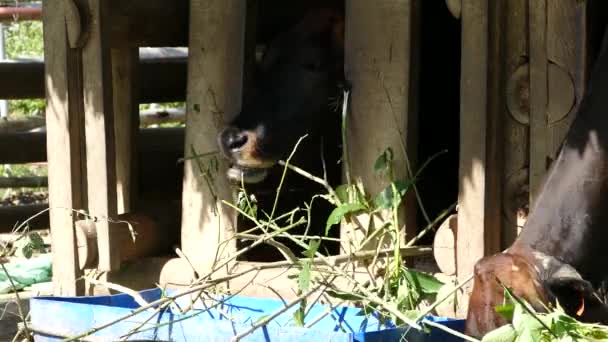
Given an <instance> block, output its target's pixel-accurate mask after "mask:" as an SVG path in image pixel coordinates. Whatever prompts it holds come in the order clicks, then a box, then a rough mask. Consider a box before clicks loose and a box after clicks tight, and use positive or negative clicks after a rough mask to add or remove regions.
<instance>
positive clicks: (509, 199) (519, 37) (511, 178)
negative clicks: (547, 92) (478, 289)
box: [501, 0, 530, 248]
mask: <svg viewBox="0 0 608 342" xmlns="http://www.w3.org/2000/svg"><path fill="white" fill-rule="evenodd" d="M527 8H528V1H527V0H513V1H505V10H504V13H505V26H504V27H505V30H504V35H505V36H504V52H503V53H504V66H503V67H504V73H505V76H506V77H505V80H504V81H505V82H506V85H505V86H506V92H505V94H506V99H505V100H506V103H507V105H506V106H505V107H504V111H503V113H504V121H503V122H504V145H503V146H504V147H503V151H504V152H503V153H504V154H503V155H504V163H503V165H504V167H503V168H502V177H503V181H502V183H503V195H502V203H503V212H502V215H501V217H502V218H503V219H502V244H501V248H507V247H508V246H510V245H511V243H512V242H513V241H514V240H515V238H516V237H517V213H518V210H519V209H524V210H525V208H526V207H527V205H528V201H529V195H528V182H529V176H528V164H529V163H528V160H529V148H528V146H529V128H528V127H529V123H530V119H529V118H530V102H529V89H530V77H529V63H528V62H529V58H527V56H528V28H527V25H526V23H527V21H528V16H527V13H528V11H527Z"/></svg>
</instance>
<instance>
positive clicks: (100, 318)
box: [30, 289, 464, 342]
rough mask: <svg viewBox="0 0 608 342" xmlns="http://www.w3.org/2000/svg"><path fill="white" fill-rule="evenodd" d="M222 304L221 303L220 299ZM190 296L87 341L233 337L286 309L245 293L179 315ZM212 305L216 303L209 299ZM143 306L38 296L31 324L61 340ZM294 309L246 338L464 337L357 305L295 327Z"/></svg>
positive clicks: (447, 322)
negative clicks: (383, 317)
mask: <svg viewBox="0 0 608 342" xmlns="http://www.w3.org/2000/svg"><path fill="white" fill-rule="evenodd" d="M140 294H141V295H142V297H143V298H144V299H145V300H147V301H148V302H152V301H155V300H158V299H160V298H161V296H162V295H163V293H162V291H161V290H159V289H151V290H146V291H142V292H140ZM216 303H217V302H216ZM189 304H190V302H189V299H186V298H184V299H179V300H177V301H176V304H175V305H174V306H173V309H171V308H167V309H165V310H163V311H160V310H157V309H154V308H151V309H148V310H145V311H143V312H140V313H138V314H136V315H134V316H132V317H129V318H127V319H125V320H122V321H120V322H119V323H117V324H114V325H112V326H110V327H108V328H106V329H103V330H100V331H98V332H96V333H94V334H92V335H91V336H90V337H88V338H87V339H89V340H96V341H117V340H121V338H123V337H124V336H125V335H127V334H129V333H130V332H133V331H134V329H139V330H138V331H139V332H137V333H135V334H132V335H131V336H129V337H128V338H126V340H138V341H142V340H147V341H179V342H182V341H183V342H196V341H230V339H231V338H232V337H233V336H235V335H237V334H239V333H242V332H244V331H246V330H248V329H249V328H250V327H251V326H252V325H253V324H254V323H256V322H258V321H259V320H261V319H263V318H265V317H268V315H270V314H273V313H274V312H276V311H277V310H280V309H281V308H283V307H284V304H283V302H282V301H280V300H275V299H263V298H251V297H243V296H233V297H226V298H225V300H223V301H221V304H219V305H212V306H211V307H205V306H204V305H205V304H204V303H202V302H200V301H199V302H197V304H196V306H195V307H194V309H193V310H191V311H188V312H187V313H185V314H180V313H178V311H179V310H176V309H175V308H176V307H181V308H185V307H187V306H188V305H189ZM207 304H208V305H209V304H213V303H207ZM137 308H139V305H138V304H137V303H136V302H135V301H134V300H133V298H132V297H131V296H129V295H126V294H118V295H112V296H95V297H35V298H32V299H31V300H30V315H31V320H32V321H31V328H32V330H33V331H34V334H35V339H34V340H35V341H37V342H41V341H60V340H62V339H64V338H66V337H72V336H76V335H79V334H81V333H83V332H85V331H90V330H91V329H93V328H95V327H98V326H100V325H103V324H105V323H108V322H112V321H114V320H116V319H118V318H120V317H124V316H126V315H128V314H130V313H131V312H132V311H133V310H134V309H137ZM296 309H297V308H295V307H294V308H291V309H290V310H287V311H285V312H284V313H282V314H281V315H279V316H277V317H276V318H274V319H272V320H271V321H270V322H269V323H268V324H266V325H265V326H264V327H261V328H259V329H257V330H255V331H254V332H252V333H251V334H249V335H247V336H246V337H244V338H243V339H242V341H256V342H257V341H264V342H267V341H273V342H274V341H290V342H296V341H302V342H304V341H317V342H321V341H324V342H325V341H332V342H334V341H335V342H342V341H344V342H347V341H349V342H350V341H360V342H363V341H365V342H379V341H416V342H430V341H433V342H434V341H442V342H451V341H461V339H459V338H457V337H455V336H453V335H451V334H449V333H446V332H444V331H442V330H440V329H437V328H433V327H429V329H427V330H428V333H425V332H423V331H418V330H416V329H412V328H409V327H394V326H390V325H388V326H387V324H385V325H382V324H380V322H379V321H378V320H377V319H375V318H373V317H371V318H370V317H366V316H363V315H361V314H360V309H358V308H355V307H347V306H342V307H336V308H334V309H333V310H332V311H331V314H329V315H326V316H325V317H324V318H322V319H321V320H320V321H318V322H317V323H316V324H314V325H313V326H312V327H310V328H302V327H296V326H294V323H293V313H294V311H295V310H296ZM329 309H330V308H329V307H328V306H326V305H321V304H317V305H314V306H313V307H312V308H311V309H310V311H309V312H308V313H307V315H306V320H305V321H306V322H309V321H312V320H314V319H315V318H316V317H321V316H322V314H323V313H325V312H327V310H329ZM428 319H429V320H432V321H434V322H437V323H440V324H442V325H444V326H446V327H449V328H450V329H453V330H456V331H459V332H462V331H463V330H464V320H455V319H448V318H440V317H433V316H429V317H428Z"/></svg>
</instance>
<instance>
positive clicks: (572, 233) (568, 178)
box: [466, 36, 608, 337]
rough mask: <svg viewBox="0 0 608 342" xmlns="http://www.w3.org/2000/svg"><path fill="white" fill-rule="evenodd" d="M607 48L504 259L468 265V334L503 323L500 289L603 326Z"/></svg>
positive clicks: (607, 251) (607, 233)
mask: <svg viewBox="0 0 608 342" xmlns="http://www.w3.org/2000/svg"><path fill="white" fill-rule="evenodd" d="M607 45H608V38H607V37H606V36H605V37H604V42H603V45H602V51H601V52H600V56H599V58H598V61H597V63H596V66H595V70H594V73H593V75H592V78H591V83H590V87H589V89H588V91H587V93H586V95H585V97H584V98H583V101H582V103H581V105H580V107H579V109H578V113H577V116H576V119H575V120H574V122H573V123H572V126H571V127H570V130H569V132H568V134H567V136H566V139H565V142H564V144H563V146H562V148H561V151H560V153H559V155H558V158H557V159H556V160H555V162H554V163H553V165H552V166H551V169H550V171H549V172H548V175H547V179H546V180H545V183H544V185H543V187H542V189H541V191H540V194H539V196H538V199H537V200H536V203H535V206H534V207H533V208H532V210H531V213H530V216H529V218H528V221H527V222H526V224H525V226H524V229H523V231H522V233H521V234H520V235H519V237H518V238H517V240H516V241H515V242H514V243H513V245H512V246H511V247H510V248H509V249H508V250H507V251H506V252H505V253H503V254H497V255H494V256H490V257H487V258H483V259H481V260H480V261H479V262H477V264H476V266H475V278H474V284H473V292H472V294H471V297H470V300H469V311H468V315H467V322H466V332H467V333H468V334H469V335H472V336H478V337H481V336H483V335H484V334H486V333H487V332H489V331H491V330H493V329H495V328H497V327H499V326H501V325H503V324H505V323H506V321H505V319H503V318H502V317H500V315H499V314H497V313H496V311H495V306H496V305H497V304H501V303H502V302H503V300H504V297H503V294H504V289H503V287H502V285H504V286H507V287H509V288H511V289H512V291H513V292H514V293H515V294H516V295H518V296H521V297H522V298H523V299H526V300H527V301H528V302H530V303H531V304H532V305H534V306H535V307H536V308H537V309H539V310H542V309H543V308H544V307H545V305H547V304H550V303H554V302H555V301H556V300H557V301H558V302H559V303H560V305H561V306H562V307H564V309H565V311H566V313H568V314H569V315H571V316H573V317H576V318H578V319H579V320H581V321H586V322H603V323H608V307H607V306H605V305H604V304H603V303H602V302H601V301H600V300H599V298H598V297H597V296H596V295H595V294H594V288H598V287H599V286H600V284H601V283H602V282H603V281H604V280H605V279H606V276H607V275H608V267H606V265H605V264H604V260H606V258H607V257H608V207H606V205H607V204H608V158H607V154H606V153H607V152H608V51H607ZM500 283H502V285H501V284H500Z"/></svg>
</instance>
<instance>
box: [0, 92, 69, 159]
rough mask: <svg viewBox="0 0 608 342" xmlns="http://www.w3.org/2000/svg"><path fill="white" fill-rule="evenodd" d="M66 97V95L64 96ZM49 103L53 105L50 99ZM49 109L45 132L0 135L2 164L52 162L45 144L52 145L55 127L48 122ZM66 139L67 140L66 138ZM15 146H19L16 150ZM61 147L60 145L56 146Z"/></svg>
mask: <svg viewBox="0 0 608 342" xmlns="http://www.w3.org/2000/svg"><path fill="white" fill-rule="evenodd" d="M64 96H66V95H64ZM50 100H51V103H53V102H52V101H53V100H52V99H50ZM49 111H50V110H49V108H47V119H46V124H47V132H22V133H7V134H0V162H1V163H3V164H25V163H36V162H45V161H47V155H48V156H49V157H48V160H49V162H54V159H53V157H54V156H53V152H54V151H48V153H47V144H48V145H51V146H52V145H53V139H55V134H57V133H56V132H55V130H56V127H53V125H52V124H53V123H51V122H49V114H48V113H49ZM66 139H67V138H66ZM15 146H20V148H19V149H16V148H15ZM57 146H62V145H57Z"/></svg>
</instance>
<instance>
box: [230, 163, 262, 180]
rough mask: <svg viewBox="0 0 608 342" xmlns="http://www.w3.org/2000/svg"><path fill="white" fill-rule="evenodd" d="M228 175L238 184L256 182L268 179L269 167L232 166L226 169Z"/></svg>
mask: <svg viewBox="0 0 608 342" xmlns="http://www.w3.org/2000/svg"><path fill="white" fill-rule="evenodd" d="M226 176H228V179H229V180H230V181H231V182H233V183H236V184H240V183H241V182H244V183H248V184H256V183H260V182H262V181H263V180H264V179H266V176H268V169H266V168H249V167H242V166H232V167H230V168H229V169H228V171H226Z"/></svg>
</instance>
